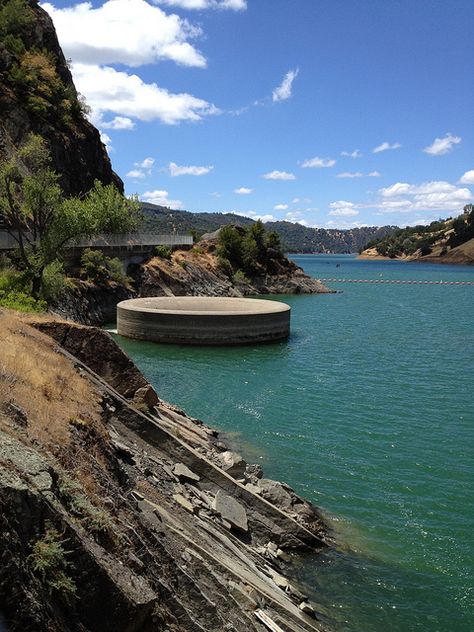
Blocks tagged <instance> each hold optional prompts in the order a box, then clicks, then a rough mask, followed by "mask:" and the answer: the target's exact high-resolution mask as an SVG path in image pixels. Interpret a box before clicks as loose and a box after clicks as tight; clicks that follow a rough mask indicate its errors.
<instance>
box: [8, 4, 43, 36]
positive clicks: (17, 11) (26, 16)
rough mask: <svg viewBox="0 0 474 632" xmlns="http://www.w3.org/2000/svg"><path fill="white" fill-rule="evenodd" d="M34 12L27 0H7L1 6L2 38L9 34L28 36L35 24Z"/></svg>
mask: <svg viewBox="0 0 474 632" xmlns="http://www.w3.org/2000/svg"><path fill="white" fill-rule="evenodd" d="M34 21H35V18H34V14H33V12H32V10H31V9H30V7H29V6H28V3H27V2H26V0H6V1H4V2H2V6H1V7H0V38H1V39H2V40H4V38H6V37H7V36H8V35H12V36H14V37H17V38H19V39H21V38H23V37H28V36H29V34H30V33H31V30H32V28H33V26H34Z"/></svg>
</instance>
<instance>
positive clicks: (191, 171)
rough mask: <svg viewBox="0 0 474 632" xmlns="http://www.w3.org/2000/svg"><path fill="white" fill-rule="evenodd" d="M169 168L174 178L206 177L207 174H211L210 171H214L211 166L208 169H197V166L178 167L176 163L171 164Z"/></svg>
mask: <svg viewBox="0 0 474 632" xmlns="http://www.w3.org/2000/svg"><path fill="white" fill-rule="evenodd" d="M168 168H169V172H170V175H171V176H173V177H176V176H204V175H206V173H209V172H210V171H212V169H214V167H213V166H211V165H210V166H208V167H197V166H195V165H189V166H184V165H183V166H180V165H177V164H176V163H175V162H170V164H169V165H168Z"/></svg>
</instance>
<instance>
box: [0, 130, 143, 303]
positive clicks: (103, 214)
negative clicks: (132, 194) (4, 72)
mask: <svg viewBox="0 0 474 632" xmlns="http://www.w3.org/2000/svg"><path fill="white" fill-rule="evenodd" d="M50 163H51V161H50V155H49V153H48V151H47V149H46V145H45V142H44V141H43V139H42V138H41V137H39V136H35V135H31V136H30V137H29V138H28V141H27V142H26V144H25V145H24V146H23V147H22V148H21V149H20V150H19V151H18V152H17V153H16V154H15V155H14V156H13V157H12V158H11V159H9V160H5V161H3V162H1V163H0V225H1V226H2V227H3V228H4V229H5V230H6V231H7V232H8V233H9V234H10V235H11V236H12V237H13V238H14V240H15V241H16V243H17V246H18V247H17V249H16V250H15V251H14V252H11V253H10V254H9V261H8V262H7V266H5V265H4V269H3V271H2V273H1V277H2V279H3V288H2V283H0V289H1V291H2V293H3V294H2V297H0V298H1V300H3V302H4V303H5V302H6V301H7V302H9V304H10V306H11V302H12V300H13V301H14V302H15V301H17V299H18V302H19V303H21V302H23V298H22V295H23V294H26V295H31V296H32V297H33V299H34V300H39V299H46V300H48V299H49V298H50V293H51V292H52V293H54V292H55V290H57V287H58V280H57V278H58V277H59V276H61V273H62V261H61V257H62V254H63V252H64V249H65V247H66V246H67V245H68V244H69V243H70V242H71V241H72V240H74V239H77V238H80V237H91V236H93V235H95V234H97V233H101V232H108V233H117V232H128V231H130V230H133V229H134V228H135V227H136V225H137V217H138V204H137V203H136V202H135V201H132V200H127V199H126V198H124V197H123V196H122V194H121V193H120V192H119V191H118V190H117V189H116V188H115V187H114V185H108V186H104V185H102V184H101V183H100V182H96V184H95V186H94V188H93V189H92V190H91V191H89V193H87V195H85V196H83V197H81V198H78V197H69V198H65V197H64V195H63V193H62V191H61V188H60V186H59V184H58V178H59V176H58V174H56V173H55V172H54V171H53V170H52V169H51V164H50ZM102 263H103V264H104V265H102V268H103V270H102V272H104V274H105V271H106V269H107V266H106V265H105V263H104V262H102ZM86 264H87V261H86ZM89 264H90V265H89V267H90V268H91V269H92V268H94V265H95V268H96V269H97V270H99V268H100V266H99V265H98V262H97V261H96V260H93V261H90V262H89ZM92 264H94V265H92ZM114 266H115V267H114ZM86 267H87V266H86ZM108 274H109V275H112V276H113V275H115V276H116V275H117V266H116V264H115V263H113V262H112V263H111V264H109V267H108ZM15 296H16V297H17V298H15Z"/></svg>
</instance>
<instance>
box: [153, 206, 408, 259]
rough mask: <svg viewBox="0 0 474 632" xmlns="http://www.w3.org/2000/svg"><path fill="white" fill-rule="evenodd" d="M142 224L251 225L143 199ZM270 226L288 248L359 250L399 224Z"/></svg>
mask: <svg viewBox="0 0 474 632" xmlns="http://www.w3.org/2000/svg"><path fill="white" fill-rule="evenodd" d="M142 211H143V214H144V220H143V227H144V229H145V230H147V231H150V232H152V231H153V232H157V233H160V232H165V233H167V232H170V231H172V232H177V233H180V232H185V233H186V232H193V233H194V234H195V235H196V236H197V237H199V236H201V235H202V234H204V233H210V232H213V231H215V230H217V229H218V228H220V227H221V226H223V225H224V224H237V225H240V226H248V225H250V224H253V223H254V220H253V219H250V218H249V217H242V216H241V215H236V214H235V213H190V212H189V211H176V210H171V209H169V208H166V207H164V206H157V205H155V204H148V203H142ZM265 228H267V230H274V231H276V232H277V233H278V234H279V236H280V239H281V241H282V245H283V247H284V249H285V250H286V251H287V252H334V253H347V252H358V251H359V250H360V249H361V248H363V247H364V246H365V244H367V242H369V241H371V240H373V239H377V238H381V237H384V236H386V235H389V234H390V233H392V232H393V231H394V230H395V229H396V226H383V227H382V228H378V227H364V228H352V229H349V230H339V229H333V228H331V229H326V228H308V227H306V226H301V224H293V223H291V222H267V223H266V224H265Z"/></svg>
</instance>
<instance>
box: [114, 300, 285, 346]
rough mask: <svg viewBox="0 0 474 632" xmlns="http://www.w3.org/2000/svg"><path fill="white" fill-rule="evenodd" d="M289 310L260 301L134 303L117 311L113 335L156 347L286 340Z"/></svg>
mask: <svg viewBox="0 0 474 632" xmlns="http://www.w3.org/2000/svg"><path fill="white" fill-rule="evenodd" d="M290 314H291V308H290V306H289V305H287V304H286V303H281V302H279V301H270V300H264V299H251V298H226V297H207V296H185V297H184V296H172V297H168V296H167V297H152V298H138V299H130V300H127V301H122V302H121V303H119V304H118V305H117V333H118V334H120V335H121V336H125V337H127V338H135V339H137V340H149V341H153V342H161V343H163V342H164V343H178V344H194V345H227V344H249V343H258V342H274V341H278V340H285V339H286V338H288V336H289V334H290Z"/></svg>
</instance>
